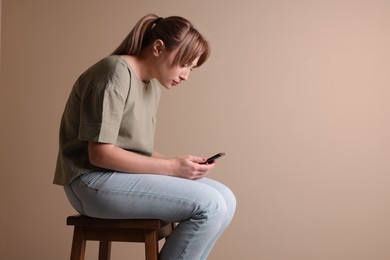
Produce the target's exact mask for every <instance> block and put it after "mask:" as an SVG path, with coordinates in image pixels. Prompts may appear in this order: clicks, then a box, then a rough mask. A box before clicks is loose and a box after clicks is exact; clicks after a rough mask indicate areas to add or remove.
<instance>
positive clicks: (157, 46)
mask: <svg viewBox="0 0 390 260" xmlns="http://www.w3.org/2000/svg"><path fill="white" fill-rule="evenodd" d="M163 50H164V42H163V41H162V40H160V39H158V40H155V41H154V43H153V55H154V56H156V57H158V56H160V54H161V52H162V51H163Z"/></svg>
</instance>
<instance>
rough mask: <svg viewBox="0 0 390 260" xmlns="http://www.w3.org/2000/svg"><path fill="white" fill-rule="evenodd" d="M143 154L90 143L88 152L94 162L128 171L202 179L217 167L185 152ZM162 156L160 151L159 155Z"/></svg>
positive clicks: (111, 168)
mask: <svg viewBox="0 0 390 260" xmlns="http://www.w3.org/2000/svg"><path fill="white" fill-rule="evenodd" d="M153 154H154V155H155V156H156V157H148V156H143V155H140V154H137V153H133V152H129V151H126V150H124V149H122V148H120V147H118V146H115V145H113V144H104V143H97V142H89V143H88V156H89V161H90V163H91V164H93V165H95V166H98V167H100V168H104V169H110V170H114V171H120V172H129V173H149V174H161V175H170V176H176V177H181V178H186V179H200V178H203V177H205V176H206V175H207V173H208V172H209V171H210V170H211V169H212V168H214V166H215V164H207V165H206V164H199V163H201V162H204V161H205V158H202V157H197V156H191V155H187V156H183V157H176V158H173V159H166V158H162V157H159V155H160V154H159V153H155V152H154V153H153ZM160 156H161V155H160Z"/></svg>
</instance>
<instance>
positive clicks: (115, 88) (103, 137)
mask: <svg viewBox="0 0 390 260" xmlns="http://www.w3.org/2000/svg"><path fill="white" fill-rule="evenodd" d="M103 71H104V72H105V73H102V69H97V71H96V72H95V73H92V75H88V77H86V78H85V79H84V80H85V82H84V84H86V85H87V86H86V89H85V91H84V94H83V95H82V96H81V104H80V124H79V126H80V128H79V137H78V138H79V140H82V141H95V142H101V143H111V144H115V143H116V141H117V138H118V134H119V128H120V125H121V121H122V117H123V111H124V106H125V102H126V97H127V95H128V92H129V90H130V74H129V72H128V70H127V69H126V68H125V67H123V66H120V65H116V66H114V68H111V67H110V68H109V69H107V70H106V71H105V70H103ZM96 74H98V75H96Z"/></svg>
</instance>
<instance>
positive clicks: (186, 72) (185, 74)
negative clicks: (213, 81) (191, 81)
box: [180, 70, 190, 80]
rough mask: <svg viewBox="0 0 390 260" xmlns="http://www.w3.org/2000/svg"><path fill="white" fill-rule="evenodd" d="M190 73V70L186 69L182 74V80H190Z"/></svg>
mask: <svg viewBox="0 0 390 260" xmlns="http://www.w3.org/2000/svg"><path fill="white" fill-rule="evenodd" d="M189 75H190V70H185V71H183V72H182V73H181V74H180V79H181V80H188V76H189Z"/></svg>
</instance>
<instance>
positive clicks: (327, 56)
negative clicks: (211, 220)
mask: <svg viewBox="0 0 390 260" xmlns="http://www.w3.org/2000/svg"><path fill="white" fill-rule="evenodd" d="M149 12H154V13H157V14H159V15H161V16H168V15H181V16H184V17H187V18H189V19H190V20H191V21H193V22H194V24H195V25H196V27H197V28H198V29H199V30H200V31H201V32H203V34H204V35H205V36H206V37H207V38H208V39H209V41H210V42H211V44H212V47H213V51H212V55H211V57H210V60H209V61H208V62H207V63H206V64H205V65H204V67H202V68H201V69H199V70H195V71H194V72H193V74H192V75H191V77H190V81H188V82H186V83H185V84H183V86H181V87H180V88H178V89H174V90H170V91H163V96H162V101H161V107H160V113H159V126H158V134H157V140H156V141H157V149H158V150H160V151H161V152H162V153H165V154H167V155H169V156H174V155H182V154H187V153H189V154H197V155H204V156H207V155H211V154H213V153H215V152H220V151H224V152H226V153H227V156H226V157H225V158H224V159H221V160H220V162H219V165H218V167H217V168H216V169H215V170H214V172H212V174H211V175H210V177H213V178H215V179H217V180H219V181H222V182H224V183H225V184H227V185H228V186H230V187H231V188H232V190H233V191H234V192H235V194H236V196H237V199H238V208H237V213H236V216H235V219H234V221H233V223H232V224H231V226H230V227H229V229H228V230H227V231H226V233H225V234H224V236H223V238H222V239H221V240H220V241H219V243H218V244H217V246H216V247H215V250H214V251H213V252H212V254H211V256H210V257H209V259H233V260H236V259H245V260H387V259H390V250H389V243H390V176H389V173H390V160H389V155H390V117H389V116H390V103H389V96H390V77H389V75H390V73H389V68H390V48H389V46H390V30H389V28H390V2H389V1H386V0H383V1H380V0H356V1H347V0H337V1H336V0H318V1H309V0H307V1H304V0H302V1H292V0H276V1H272V0H268V1H266V0H253V1H251V0H242V1H225V0H213V1H200V0H186V1H182V0H166V1H152V0H145V1H131V0H127V1H125V0H113V1H102V0H100V1H98V0H96V1H92V0H84V1H74V0H73V1H50V0H46V1H44V0H36V1H29V0H24V1H23V0H3V1H2V7H1V92H0V93H1V94H0V95H1V103H0V104H1V108H0V111H1V127H0V129H1V130H0V131H1V134H0V136H1V145H0V149H1V157H0V158H1V159H0V160H1V176H2V178H1V181H0V185H1V194H0V199H1V209H0V211H1V231H0V242H1V244H0V246H1V247H0V252H1V253H0V258H1V259H4V260H22V259H23V260H24V259H47V260H52V259H56V260H57V259H58V260H61V259H68V256H69V252H70V243H71V234H72V230H71V228H69V227H67V226H66V225H65V218H66V216H67V215H70V214H73V213H74V211H73V209H72V208H71V207H70V206H69V204H68V202H67V200H66V198H65V196H64V194H63V191H62V189H61V188H60V187H58V186H55V185H52V184H51V181H52V176H53V170H54V166H55V159H56V152H57V132H58V125H59V120H60V116H61V113H62V110H63V107H64V104H65V101H66V99H67V96H68V93H69V91H70V88H71V86H72V84H73V82H74V80H75V79H76V77H77V76H78V75H79V74H80V73H81V72H82V71H84V69H86V68H87V67H88V66H90V65H91V64H92V63H94V62H96V61H97V60H98V59H100V58H102V57H104V56H105V55H107V54H109V53H110V52H111V51H112V50H113V49H114V48H115V47H116V46H117V45H118V44H119V43H120V41H121V40H122V39H123V38H124V37H125V35H127V33H128V32H129V30H130V29H131V28H132V27H133V25H134V23H135V22H136V21H137V20H138V19H139V18H140V17H141V16H142V15H144V14H146V13H149ZM95 249H96V244H95V243H91V244H89V246H88V248H87V250H88V252H87V259H96V258H95V257H96V250H95ZM113 251H114V252H113V259H142V255H143V251H142V247H140V246H134V245H129V244H119V243H118V244H115V246H114V249H113ZM131 255H133V256H132V257H131Z"/></svg>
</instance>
